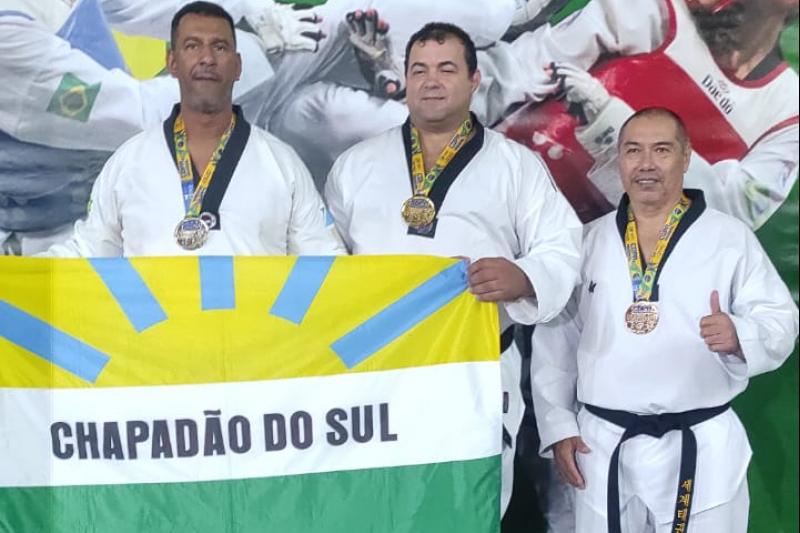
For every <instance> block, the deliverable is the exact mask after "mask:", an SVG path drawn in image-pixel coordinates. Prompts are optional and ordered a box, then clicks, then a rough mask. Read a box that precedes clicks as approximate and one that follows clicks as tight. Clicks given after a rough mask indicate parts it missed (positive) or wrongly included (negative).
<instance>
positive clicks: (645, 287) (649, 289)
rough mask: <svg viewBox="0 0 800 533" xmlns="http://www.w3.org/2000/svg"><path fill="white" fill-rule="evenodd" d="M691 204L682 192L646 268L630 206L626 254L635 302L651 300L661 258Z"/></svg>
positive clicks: (659, 235)
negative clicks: (643, 266) (644, 267)
mask: <svg viewBox="0 0 800 533" xmlns="http://www.w3.org/2000/svg"><path fill="white" fill-rule="evenodd" d="M690 205H691V201H690V200H689V198H688V197H687V196H686V195H685V194H682V195H681V199H680V200H679V201H678V203H677V204H675V207H673V208H672V211H670V212H669V215H667V219H666V221H665V222H664V227H663V228H661V231H659V232H658V241H657V242H656V246H655V248H654V249H653V253H652V255H651V256H650V261H648V263H647V268H646V269H642V258H641V255H640V254H639V232H638V230H637V228H636V218H635V217H634V215H633V210H632V209H631V208H630V206H628V224H627V226H626V228H625V255H626V256H627V257H628V270H629V271H630V275H631V284H632V285H633V299H634V301H635V302H640V301H649V300H650V297H651V295H652V293H653V283H654V282H655V278H656V273H657V272H658V267H659V265H660V264H661V260H662V259H663V258H664V252H665V251H666V249H667V245H668V244H669V241H670V239H671V238H672V236H673V235H674V233H675V229H676V228H677V227H678V223H679V222H680V221H681V219H682V218H683V215H685V214H686V212H687V211H688V210H689V206H690Z"/></svg>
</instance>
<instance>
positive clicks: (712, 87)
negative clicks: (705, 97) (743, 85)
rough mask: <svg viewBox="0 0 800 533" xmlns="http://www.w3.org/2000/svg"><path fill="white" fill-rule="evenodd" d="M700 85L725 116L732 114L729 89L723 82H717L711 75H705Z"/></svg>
mask: <svg viewBox="0 0 800 533" xmlns="http://www.w3.org/2000/svg"><path fill="white" fill-rule="evenodd" d="M702 85H703V88H704V89H705V90H706V92H707V93H708V94H709V96H711V99H712V100H714V101H715V102H716V103H717V105H718V106H719V108H720V109H721V110H722V112H723V113H725V114H726V115H730V114H731V113H733V100H732V99H731V96H730V88H729V87H728V84H727V82H725V80H717V79H714V77H713V76H711V74H706V77H705V78H703V84H702Z"/></svg>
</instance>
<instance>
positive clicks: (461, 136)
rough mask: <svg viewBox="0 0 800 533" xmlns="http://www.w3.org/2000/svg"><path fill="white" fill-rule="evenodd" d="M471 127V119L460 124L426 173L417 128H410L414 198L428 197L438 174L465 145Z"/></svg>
mask: <svg viewBox="0 0 800 533" xmlns="http://www.w3.org/2000/svg"><path fill="white" fill-rule="evenodd" d="M472 127H473V124H472V118H471V117H469V118H467V119H466V120H465V121H464V122H462V123H461V125H460V126H459V127H458V129H457V130H456V132H455V133H454V134H453V137H452V139H450V142H449V143H447V146H445V147H444V150H442V153H441V154H439V157H438V158H437V159H436V163H435V164H434V165H433V168H431V169H430V171H428V172H427V173H426V172H425V159H424V158H423V155H422V142H421V141H420V138H419V131H417V128H415V127H413V126H412V127H411V176H412V178H413V180H414V196H428V193H430V191H431V188H433V184H434V183H435V182H436V178H438V177H439V174H441V173H442V171H443V170H444V168H445V167H446V166H447V165H448V164H449V163H450V161H452V160H453V158H454V157H455V156H456V154H457V153H458V151H459V150H461V148H462V147H463V146H464V144H466V142H467V139H468V138H469V135H470V133H472Z"/></svg>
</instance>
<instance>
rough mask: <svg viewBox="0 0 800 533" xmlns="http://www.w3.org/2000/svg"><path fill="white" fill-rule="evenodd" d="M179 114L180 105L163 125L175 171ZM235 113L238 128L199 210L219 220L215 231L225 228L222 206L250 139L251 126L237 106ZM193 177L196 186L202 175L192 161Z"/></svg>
mask: <svg viewBox="0 0 800 533" xmlns="http://www.w3.org/2000/svg"><path fill="white" fill-rule="evenodd" d="M180 111H181V105H180V104H175V107H173V108H172V113H171V114H170V116H169V117H168V118H167V120H165V121H164V139H165V140H166V141H167V147H168V148H169V153H170V154H171V155H172V161H173V162H174V163H175V168H176V169H177V165H178V163H177V161H176V159H175V135H174V128H175V120H177V118H178V115H179V114H180ZM233 113H234V114H235V115H236V125H235V126H234V127H233V131H232V132H231V136H230V139H228V144H226V145H225V150H223V151H222V157H220V159H219V162H218V163H217V168H216V170H215V171H214V179H213V180H211V184H210V185H209V186H208V191H207V192H206V195H205V197H204V198H203V204H202V206H201V208H200V211H201V212H202V213H211V214H212V215H214V217H216V221H217V223H216V225H215V226H214V227H213V228H211V229H212V230H216V229H220V228H221V227H222V218H221V217H220V215H219V206H220V204H221V203H222V199H223V197H224V196H225V191H227V190H228V185H230V182H231V179H233V173H234V172H235V171H236V166H237V165H238V164H239V160H240V159H241V158H242V153H243V152H244V148H245V146H246V145H247V141H248V139H249V138H250V124H249V123H248V122H247V120H245V118H244V115H243V114H242V109H241V108H240V107H239V106H236V105H235V106H233ZM192 173H193V177H194V185H195V186H197V181H198V180H199V179H200V173H198V172H197V168H196V167H195V166H194V161H192Z"/></svg>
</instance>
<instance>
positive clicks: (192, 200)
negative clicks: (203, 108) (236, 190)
mask: <svg viewBox="0 0 800 533" xmlns="http://www.w3.org/2000/svg"><path fill="white" fill-rule="evenodd" d="M235 125H236V115H232V116H231V123H230V124H228V128H227V129H226V130H225V132H224V133H223V134H222V137H220V139H219V143H218V144H217V147H216V148H215V149H214V152H213V153H212V154H211V159H209V161H208V164H207V165H206V168H205V170H203V175H202V176H200V181H199V182H198V183H197V189H195V188H194V174H193V172H192V157H191V155H190V154H189V145H188V142H187V139H186V124H184V122H183V116H182V115H178V118H177V119H175V126H174V128H173V133H174V136H175V137H174V138H175V161H176V163H177V165H178V173H179V174H180V176H181V189H182V190H183V205H184V206H186V217H187V218H189V217H196V216H198V215H199V214H200V209H201V207H202V205H203V198H205V196H206V192H207V191H208V186H209V185H210V184H211V179H212V178H213V177H214V171H215V170H217V163H218V162H219V159H220V157H222V151H223V150H225V145H227V144H228V139H230V138H231V133H232V132H233V127H234V126H235Z"/></svg>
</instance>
